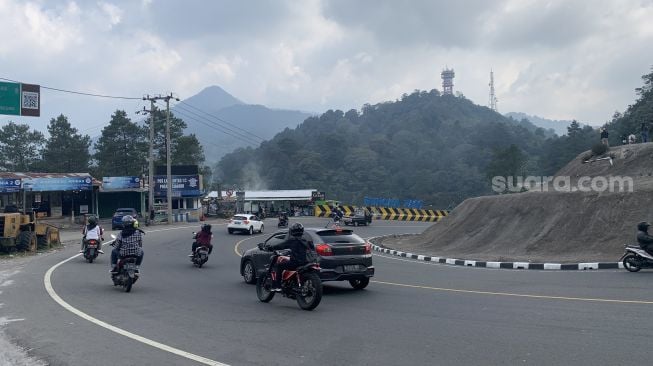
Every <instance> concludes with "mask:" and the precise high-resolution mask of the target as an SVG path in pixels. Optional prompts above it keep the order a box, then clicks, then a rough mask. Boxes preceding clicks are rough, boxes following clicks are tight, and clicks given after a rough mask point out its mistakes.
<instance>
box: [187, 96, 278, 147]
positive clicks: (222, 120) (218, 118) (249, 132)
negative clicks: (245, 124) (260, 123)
mask: <svg viewBox="0 0 653 366" xmlns="http://www.w3.org/2000/svg"><path fill="white" fill-rule="evenodd" d="M179 104H183V105H186V106H189V107H190V108H193V109H195V110H197V111H200V112H202V113H204V114H207V115H209V116H211V117H213V118H215V119H217V120H218V121H221V122H224V123H226V124H228V125H230V126H232V127H234V128H237V129H239V130H242V131H244V132H246V133H248V134H250V135H252V136H255V137H257V138H259V139H261V140H262V141H265V139H264V138H262V137H260V136H257V135H256V134H254V133H253V132H251V131H247V130H246V129H244V128H242V127H238V126H236V125H234V124H233V123H229V122H228V121H225V120H224V119H222V118H220V117H218V116H216V115H213V114H211V113H209V112H206V111H203V110H201V109H199V108H197V107H195V106H193V105H191V104H188V103H187V102H184V101H181V102H180V103H179ZM179 104H178V105H179Z"/></svg>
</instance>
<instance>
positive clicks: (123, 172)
mask: <svg viewBox="0 0 653 366" xmlns="http://www.w3.org/2000/svg"><path fill="white" fill-rule="evenodd" d="M146 136H147V131H146V130H145V129H144V128H142V127H140V126H138V125H137V124H136V123H134V122H132V121H131V120H130V119H129V118H127V113H125V111H121V110H117V111H116V112H115V113H114V114H113V115H112V116H111V121H109V125H108V126H106V127H105V128H103V129H102V135H101V136H100V138H99V140H98V141H97V142H96V143H95V150H96V153H95V154H94V156H93V157H94V158H95V161H96V163H97V169H96V171H97V173H96V174H98V175H99V176H134V175H140V174H141V173H142V171H143V167H144V166H145V165H146V163H147V154H148V152H149V150H148V142H147V140H146Z"/></svg>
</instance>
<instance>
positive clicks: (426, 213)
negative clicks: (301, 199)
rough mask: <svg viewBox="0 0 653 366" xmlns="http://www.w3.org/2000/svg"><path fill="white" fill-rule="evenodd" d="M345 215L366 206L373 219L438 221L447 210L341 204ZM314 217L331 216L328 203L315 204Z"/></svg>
mask: <svg viewBox="0 0 653 366" xmlns="http://www.w3.org/2000/svg"><path fill="white" fill-rule="evenodd" d="M341 207H342V209H343V211H344V214H345V215H352V214H353V213H354V212H355V211H356V210H357V209H359V208H366V209H367V210H368V211H370V212H371V213H372V215H373V216H374V218H375V219H380V220H398V221H425V222H434V221H440V220H442V219H443V218H444V217H445V216H447V215H449V211H447V210H423V209H416V208H394V207H358V206H350V205H343V206H341ZM314 212H315V216H316V217H329V216H331V207H329V206H328V205H316V206H315V210H314Z"/></svg>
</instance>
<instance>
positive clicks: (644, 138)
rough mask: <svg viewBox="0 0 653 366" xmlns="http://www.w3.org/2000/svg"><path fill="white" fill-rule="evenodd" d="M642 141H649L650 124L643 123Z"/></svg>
mask: <svg viewBox="0 0 653 366" xmlns="http://www.w3.org/2000/svg"><path fill="white" fill-rule="evenodd" d="M642 142H648V125H647V123H642Z"/></svg>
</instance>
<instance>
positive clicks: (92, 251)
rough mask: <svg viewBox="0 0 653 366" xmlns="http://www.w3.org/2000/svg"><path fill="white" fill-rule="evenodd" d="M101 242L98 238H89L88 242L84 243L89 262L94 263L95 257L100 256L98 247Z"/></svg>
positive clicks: (85, 256)
mask: <svg viewBox="0 0 653 366" xmlns="http://www.w3.org/2000/svg"><path fill="white" fill-rule="evenodd" d="M99 244H100V243H98V241H97V240H96V239H88V240H86V244H85V245H84V259H86V261H87V262H88V263H93V261H94V260H95V258H97V256H98V253H99V251H98V247H99V246H100V245H99Z"/></svg>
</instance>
